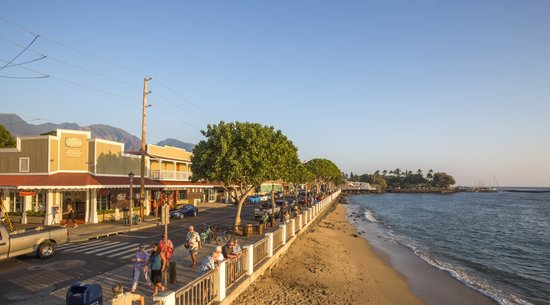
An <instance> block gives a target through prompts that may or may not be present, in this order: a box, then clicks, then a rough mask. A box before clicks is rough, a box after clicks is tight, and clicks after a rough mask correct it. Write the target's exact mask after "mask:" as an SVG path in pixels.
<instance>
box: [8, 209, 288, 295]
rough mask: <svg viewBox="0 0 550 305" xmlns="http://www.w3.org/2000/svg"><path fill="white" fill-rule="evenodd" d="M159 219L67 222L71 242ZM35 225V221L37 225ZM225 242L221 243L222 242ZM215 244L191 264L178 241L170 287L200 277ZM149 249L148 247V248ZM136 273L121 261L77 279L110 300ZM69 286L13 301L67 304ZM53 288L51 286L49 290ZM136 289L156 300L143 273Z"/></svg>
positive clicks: (255, 236)
mask: <svg viewBox="0 0 550 305" xmlns="http://www.w3.org/2000/svg"><path fill="white" fill-rule="evenodd" d="M198 206H199V208H200V209H201V211H204V210H207V209H218V208H226V207H228V206H232V205H231V204H223V203H201V204H199V205H198ZM279 224H280V222H278V221H277V222H276V225H275V227H268V228H266V229H265V233H267V232H273V231H274V230H275V229H278V225H279ZM157 225H158V222H157V221H156V220H155V219H154V217H153V216H151V217H146V218H145V221H144V222H141V223H140V224H137V225H133V226H132V227H130V226H129V225H126V224H123V223H98V224H79V225H78V227H77V228H73V227H72V226H67V229H68V231H69V239H70V242H80V241H86V240H90V239H96V238H101V237H106V236H111V235H116V234H121V233H125V232H130V231H137V230H142V229H145V228H149V227H153V226H157ZM35 227H36V225H35ZM264 237H265V236H264V234H262V235H259V234H257V233H255V234H253V235H252V236H249V237H244V236H239V237H238V239H239V244H240V245H241V247H244V246H245V245H249V244H254V243H256V242H257V241H259V240H260V239H262V238H264ZM220 245H222V244H220ZM215 247H216V244H206V245H204V246H203V248H202V249H201V250H199V255H198V257H197V267H195V268H191V259H190V257H189V252H188V250H187V249H185V247H184V246H183V245H175V249H174V257H173V259H172V261H173V262H175V263H176V273H177V281H176V283H174V284H171V283H168V285H167V287H168V290H171V291H177V290H179V289H181V288H182V287H184V286H185V285H186V284H188V283H190V282H191V281H193V280H194V279H196V278H197V271H198V266H199V265H200V263H201V261H202V260H203V259H204V257H205V256H207V255H208V254H209V253H210V252H212V251H213V250H214V248H215ZM148 250H149V249H148ZM132 274H133V263H128V264H125V265H120V266H119V267H116V268H114V269H112V270H111V271H108V272H105V273H102V274H99V275H97V276H93V277H90V278H86V279H75V282H77V281H80V282H81V283H98V284H100V285H101V287H102V291H103V302H104V304H108V302H109V301H110V300H111V299H112V292H111V287H112V286H113V285H114V284H121V285H123V286H124V289H125V291H129V289H130V288H129V287H130V285H131V278H132ZM67 290H68V287H64V288H62V289H59V290H56V291H53V292H50V293H38V294H36V295H35V296H34V297H33V298H31V299H27V300H22V301H20V302H17V303H14V304H16V305H35V304H51V305H64V304H66V300H65V298H66V294H67ZM50 291H51V290H50ZM137 293H139V294H141V295H143V296H145V304H153V298H152V294H153V289H152V288H148V287H147V286H146V284H145V282H144V279H143V277H142V278H141V279H140V283H139V285H138V289H137Z"/></svg>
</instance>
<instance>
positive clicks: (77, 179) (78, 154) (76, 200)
mask: <svg viewBox="0 0 550 305" xmlns="http://www.w3.org/2000/svg"><path fill="white" fill-rule="evenodd" d="M190 157H191V153H190V152H188V151H185V150H184V149H180V148H176V147H168V146H164V147H160V146H156V145H147V149H146V154H145V164H146V166H145V167H146V170H145V173H144V177H145V178H144V185H145V196H144V212H145V215H149V213H150V211H151V209H152V208H153V207H154V206H156V205H157V204H158V205H160V204H159V203H160V199H161V198H168V201H169V202H168V203H169V204H171V205H175V204H180V203H188V202H189V201H191V202H196V200H207V201H213V200H216V199H217V198H216V196H214V197H213V196H212V194H217V191H214V187H215V186H214V185H211V184H210V185H209V184H202V183H192V182H190V181H189V180H190V177H191V171H190V164H191V160H190ZM140 162H141V156H140V153H139V152H125V151H124V144H123V143H119V142H113V141H108V140H103V139H97V138H92V137H91V132H89V131H76V130H63V129H58V130H57V132H56V135H43V136H30V137H18V138H17V146H16V147H15V148H1V149H0V200H2V203H3V204H4V207H5V208H6V209H7V210H8V211H10V212H13V213H14V214H15V217H17V215H18V214H19V215H21V216H20V217H21V222H22V223H26V221H27V219H26V218H27V217H26V214H29V215H31V212H34V213H33V214H38V215H41V214H43V219H42V222H43V223H44V224H46V225H49V224H56V223H59V221H60V220H61V217H60V214H59V212H60V211H65V210H66V208H67V206H66V205H67V204H71V205H72V206H73V209H75V211H76V218H77V220H78V221H79V222H84V223H86V222H87V223H97V222H99V221H100V220H101V219H100V216H101V214H102V213H103V214H104V213H105V211H109V210H113V209H115V208H118V209H123V208H125V207H129V205H130V203H131V201H130V196H129V194H130V192H129V190H130V187H131V186H132V188H133V193H134V195H133V196H134V201H133V203H134V206H139V201H140V200H139V193H140V184H141V179H140V171H141V166H140V165H141V163H140ZM130 173H133V174H135V176H134V178H133V179H132V185H131V182H130V178H129V174H130ZM167 195H168V196H167ZM26 211H29V213H23V212H26Z"/></svg>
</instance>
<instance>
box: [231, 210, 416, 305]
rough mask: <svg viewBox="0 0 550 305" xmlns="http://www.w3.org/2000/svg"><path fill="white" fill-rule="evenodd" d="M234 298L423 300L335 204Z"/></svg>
mask: <svg viewBox="0 0 550 305" xmlns="http://www.w3.org/2000/svg"><path fill="white" fill-rule="evenodd" d="M233 304H250V305H252V304H269V305H275V304H304V305H305V304H411V305H415V304H426V303H424V302H423V301H422V300H420V299H419V298H417V297H416V296H415V295H414V294H412V293H411V291H410V288H409V285H408V283H407V282H406V281H405V280H404V279H403V277H401V276H400V275H399V274H398V273H397V272H396V271H394V270H393V269H392V268H391V267H390V266H389V265H388V264H387V263H385V262H384V261H383V260H382V259H381V258H380V257H379V256H378V255H377V254H376V253H375V252H374V251H373V249H372V248H371V247H370V245H369V244H368V243H367V241H366V240H365V239H363V238H361V237H360V236H358V235H357V234H356V231H355V228H354V227H353V226H352V225H351V224H350V223H349V222H348V219H347V217H346V211H345V209H344V207H342V206H340V205H338V206H337V207H336V209H335V211H333V212H332V213H330V214H329V215H328V217H327V218H325V219H324V220H322V221H321V223H320V224H319V225H318V226H317V227H316V228H314V229H313V230H312V231H311V232H310V233H308V234H306V235H305V236H303V237H302V238H300V240H298V241H296V243H295V244H294V245H293V246H292V247H291V248H290V251H289V252H288V254H286V255H285V256H284V257H282V258H281V260H280V261H279V262H278V264H277V265H276V266H275V267H274V268H273V269H272V270H271V274H264V276H262V277H261V278H260V279H258V280H257V281H256V282H255V283H254V284H253V285H252V286H250V287H249V288H248V289H247V290H246V291H245V292H244V293H243V294H242V295H241V296H239V298H238V299H237V300H236V301H235V302H233Z"/></svg>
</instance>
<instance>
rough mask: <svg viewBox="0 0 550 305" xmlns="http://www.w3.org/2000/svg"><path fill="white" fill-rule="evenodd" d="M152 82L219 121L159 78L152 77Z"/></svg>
mask: <svg viewBox="0 0 550 305" xmlns="http://www.w3.org/2000/svg"><path fill="white" fill-rule="evenodd" d="M153 81H154V82H156V83H158V84H159V85H161V86H162V87H164V88H166V89H168V90H169V91H171V92H172V93H174V94H175V95H177V96H179V98H181V99H182V100H184V101H186V102H188V103H189V104H191V105H193V106H194V107H195V108H197V109H198V110H200V111H202V112H203V113H205V114H207V115H209V116H211V117H212V118H214V119H215V120H217V121H221V120H220V119H218V118H217V117H216V116H214V115H212V114H210V113H209V112H207V111H206V110H204V109H202V108H201V107H199V106H197V105H195V104H194V103H193V102H191V101H190V100H189V99H187V98H186V97H184V96H183V95H181V94H180V93H178V92H177V91H176V90H174V89H172V88H170V87H168V86H167V85H165V84H163V83H162V82H160V81H159V80H156V79H153Z"/></svg>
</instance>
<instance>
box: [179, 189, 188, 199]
mask: <svg viewBox="0 0 550 305" xmlns="http://www.w3.org/2000/svg"><path fill="white" fill-rule="evenodd" d="M185 199H187V190H183V191H179V192H178V200H185Z"/></svg>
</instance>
